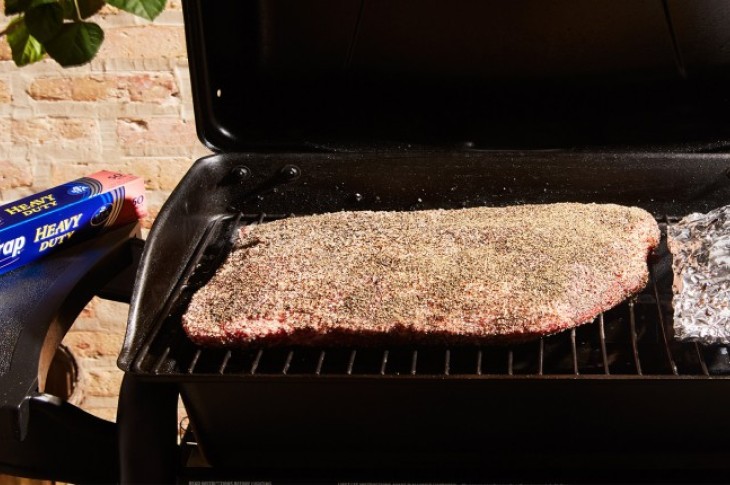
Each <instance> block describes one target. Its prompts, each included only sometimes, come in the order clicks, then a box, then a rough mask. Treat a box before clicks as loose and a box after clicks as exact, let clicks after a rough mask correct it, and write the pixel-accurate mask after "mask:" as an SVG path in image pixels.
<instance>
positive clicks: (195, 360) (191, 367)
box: [188, 349, 203, 374]
mask: <svg viewBox="0 0 730 485" xmlns="http://www.w3.org/2000/svg"><path fill="white" fill-rule="evenodd" d="M202 353H203V351H202V350H201V349H198V350H196V351H195V355H193V360H191V361H190V365H189V366H188V374H192V373H193V372H194V371H195V366H196V365H197V364H198V359H199V358H200V354H202Z"/></svg>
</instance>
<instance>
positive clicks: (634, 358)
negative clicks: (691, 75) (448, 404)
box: [135, 214, 730, 378]
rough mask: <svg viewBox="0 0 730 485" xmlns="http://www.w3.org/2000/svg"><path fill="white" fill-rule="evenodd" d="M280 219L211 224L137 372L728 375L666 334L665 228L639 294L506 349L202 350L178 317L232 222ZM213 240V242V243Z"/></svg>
mask: <svg viewBox="0 0 730 485" xmlns="http://www.w3.org/2000/svg"><path fill="white" fill-rule="evenodd" d="M282 217H285V216H284V215H269V216H267V215H259V214H257V215H251V214H242V215H240V216H239V217H234V218H229V219H224V220H220V221H218V222H216V223H215V224H213V225H212V226H211V227H210V228H209V230H208V232H207V234H206V237H205V238H204V240H203V241H202V243H201V244H200V247H199V250H198V251H197V253H196V256H195V257H194V258H193V259H192V261H191V265H190V268H189V270H188V272H187V274H186V276H185V278H184V280H183V282H184V284H182V285H181V286H180V288H179V289H178V291H177V292H176V293H175V295H174V296H173V298H172V299H171V302H170V303H169V304H168V307H167V311H166V312H165V315H167V316H166V318H164V319H163V321H162V322H161V323H160V324H159V326H158V329H157V331H156V332H153V334H152V336H151V339H150V341H149V342H148V344H147V345H146V346H145V347H144V348H143V349H142V351H141V352H140V353H139V355H138V356H137V359H136V361H135V370H136V371H137V372H139V373H143V374H155V375H169V376H176V377H180V376H186V375H187V376H195V375H201V376H202V375H205V376H211V375H212V376H240V377H256V376H301V375H310V376H322V377H324V376H410V377H419V376H440V377H453V376H465V377H475V378H504V377H507V378H509V377H512V378H518V377H531V378H540V377H546V378H547V377H558V376H569V377H571V378H607V377H608V378H610V377H613V376H624V377H626V376H631V377H634V378H652V377H658V376H661V377H670V378H671V377H690V376H691V377H698V378H702V377H714V376H720V375H724V374H730V360H729V359H728V352H727V348H725V347H716V348H704V347H700V346H699V345H697V344H682V343H679V342H676V341H675V340H674V338H673V329H672V325H671V322H672V307H671V280H672V274H671V265H670V256H669V254H668V251H667V248H666V241H665V237H664V234H665V232H666V231H665V229H666V224H667V223H669V222H672V218H669V217H664V218H663V219H662V220H660V227H661V229H662V234H663V238H662V243H661V245H660V247H659V248H658V249H657V251H656V254H655V255H653V258H652V265H651V268H650V276H651V278H650V282H649V284H648V285H647V287H646V288H645V289H644V291H643V292H642V293H641V294H639V295H637V296H635V297H634V298H632V299H630V300H628V301H626V302H624V303H623V304H621V305H619V306H618V307H615V308H613V309H611V310H609V311H607V312H604V313H601V314H600V315H599V316H598V317H597V318H596V320H595V321H594V322H593V323H590V324H586V325H583V326H581V327H578V328H575V329H572V330H570V331H566V332H562V333H560V334H556V335H553V336H550V337H545V338H542V339H540V340H538V341H535V342H530V343H525V344H520V345H513V346H509V347H497V346H494V347H411V348H405V347H394V348H304V347H292V348H272V349H248V350H224V349H205V348H201V347H198V346H196V345H194V344H193V343H192V342H190V341H189V340H188V339H187V337H186V336H185V334H184V331H183V330H182V327H181V325H180V318H181V316H182V314H183V313H184V310H185V308H186V306H187V304H188V302H189V300H190V298H191V297H192V295H193V293H194V292H195V291H196V290H197V289H198V288H199V287H200V286H202V285H203V284H205V282H206V281H207V280H208V279H209V278H210V277H211V276H212V275H213V273H214V272H215V269H216V268H217V267H218V265H220V264H221V262H222V260H223V258H224V257H225V254H227V250H228V248H227V247H225V246H222V245H221V244H220V243H219V241H221V240H230V238H231V235H232V234H233V233H234V232H235V231H234V230H235V229H236V228H237V227H239V225H240V224H252V223H262V222H266V221H269V220H274V219H278V218H282ZM214 242H216V243H215V244H214Z"/></svg>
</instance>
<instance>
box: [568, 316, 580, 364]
mask: <svg viewBox="0 0 730 485" xmlns="http://www.w3.org/2000/svg"><path fill="white" fill-rule="evenodd" d="M570 353H571V357H573V374H575V375H580V372H579V370H578V348H577V346H576V343H575V327H573V328H571V329H570Z"/></svg>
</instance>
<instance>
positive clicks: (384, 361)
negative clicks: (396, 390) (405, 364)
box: [380, 350, 390, 376]
mask: <svg viewBox="0 0 730 485" xmlns="http://www.w3.org/2000/svg"><path fill="white" fill-rule="evenodd" d="M389 353H390V351H389V350H386V351H384V352H383V358H382V360H381V361H380V375H381V376H384V375H385V371H386V369H387V368H388V354H389Z"/></svg>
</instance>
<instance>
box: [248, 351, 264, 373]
mask: <svg viewBox="0 0 730 485" xmlns="http://www.w3.org/2000/svg"><path fill="white" fill-rule="evenodd" d="M263 355H264V350H263V349H259V351H258V352H256V357H254V359H253V362H252V363H251V370H250V372H249V374H251V375H255V374H256V369H258V368H259V363H260V362H261V357H262V356H263Z"/></svg>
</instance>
